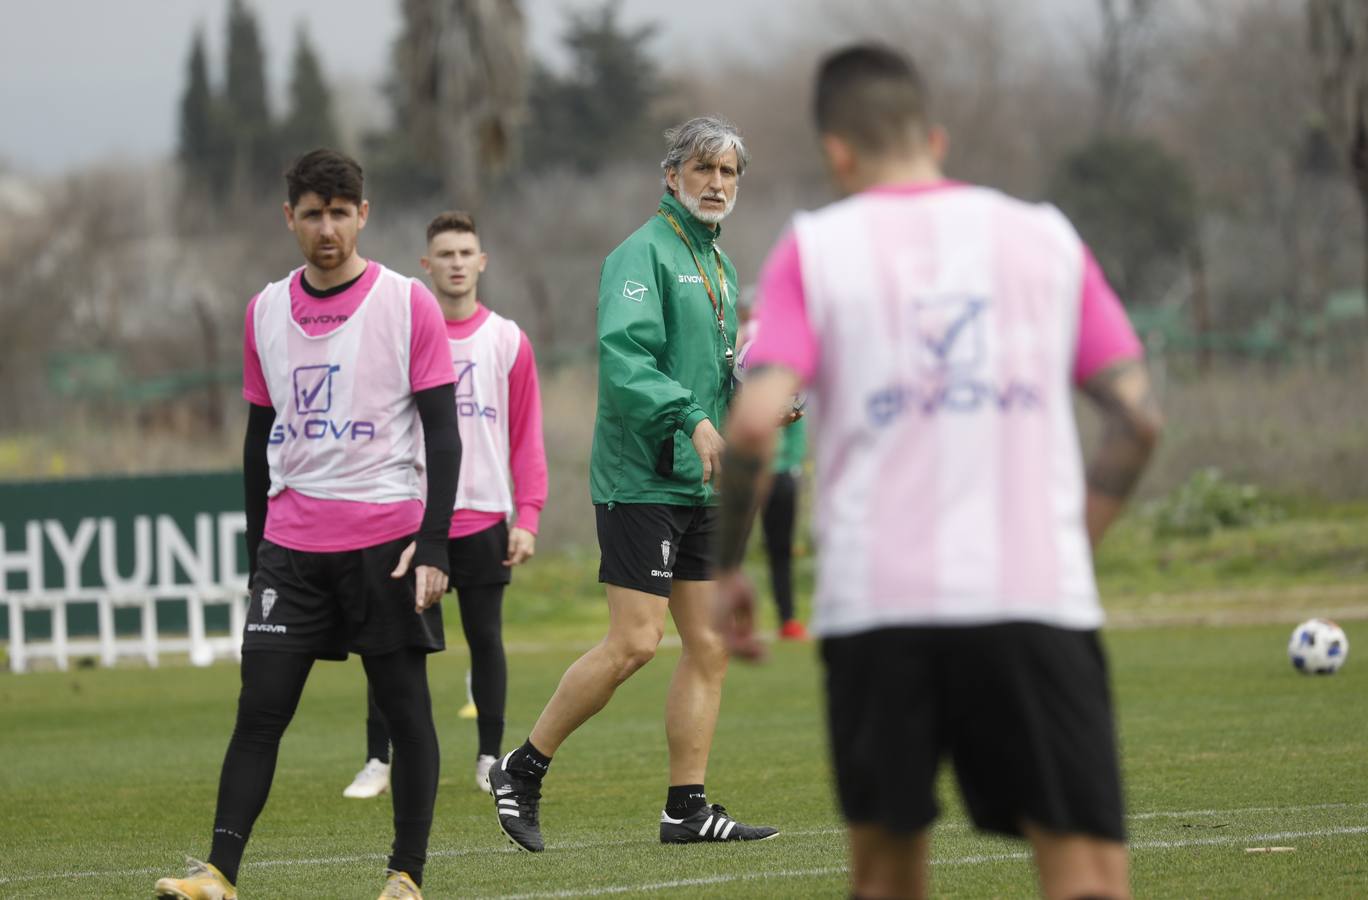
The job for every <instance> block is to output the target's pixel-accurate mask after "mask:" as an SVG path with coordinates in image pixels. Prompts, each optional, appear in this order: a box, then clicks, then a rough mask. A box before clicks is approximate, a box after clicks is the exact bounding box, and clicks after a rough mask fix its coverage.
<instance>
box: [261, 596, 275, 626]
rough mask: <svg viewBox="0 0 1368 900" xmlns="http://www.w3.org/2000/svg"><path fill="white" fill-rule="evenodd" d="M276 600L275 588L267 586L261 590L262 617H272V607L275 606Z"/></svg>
mask: <svg viewBox="0 0 1368 900" xmlns="http://www.w3.org/2000/svg"><path fill="white" fill-rule="evenodd" d="M275 602H276V592H275V588H266V590H264V591H262V592H261V617H262V618H263V619H269V618H270V617H271V608H272V607H273V606H275Z"/></svg>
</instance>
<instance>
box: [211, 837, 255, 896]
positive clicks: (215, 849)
mask: <svg viewBox="0 0 1368 900" xmlns="http://www.w3.org/2000/svg"><path fill="white" fill-rule="evenodd" d="M246 849H247V835H245V834H238V833H237V832H236V831H229V830H228V829H227V828H215V829H214V843H213V844H212V845H210V849H209V864H210V865H212V866H213V867H214V868H216V869H218V870H219V871H220V872H222V873H223V877H224V878H227V879H228V883H229V884H232V885H236V884H237V877H238V868H239V867H240V866H241V865H242V854H243V851H245V850H246Z"/></svg>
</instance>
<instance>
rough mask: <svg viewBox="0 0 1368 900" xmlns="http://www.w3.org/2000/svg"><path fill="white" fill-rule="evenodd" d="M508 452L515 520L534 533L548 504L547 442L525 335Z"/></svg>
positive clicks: (511, 401)
mask: <svg viewBox="0 0 1368 900" xmlns="http://www.w3.org/2000/svg"><path fill="white" fill-rule="evenodd" d="M508 445H509V449H508V456H509V460H508V461H509V468H510V470H511V471H512V473H513V505H514V506H515V507H516V508H517V510H518V519H517V522H515V523H514V524H516V525H517V527H519V528H526V529H527V530H528V531H530V532H532V533H533V534H536V533H537V526H538V525H539V524H540V521H541V511H542V507H543V506H545V505H546V489H547V475H546V445H545V443H544V442H543V440H542V406H541V386H540V385H539V384H538V383H537V358H536V356H534V355H533V353H532V342H531V341H529V340H528V339H527V335H526V334H523V335H522V343H521V344H519V346H518V356H517V358H516V359H515V360H514V361H513V368H512V369H510V370H509V372H508Z"/></svg>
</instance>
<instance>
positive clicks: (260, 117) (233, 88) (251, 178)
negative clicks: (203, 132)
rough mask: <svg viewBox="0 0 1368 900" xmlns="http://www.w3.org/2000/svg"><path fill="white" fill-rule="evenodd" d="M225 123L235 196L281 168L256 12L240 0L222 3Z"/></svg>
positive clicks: (252, 189)
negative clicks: (225, 23)
mask: <svg viewBox="0 0 1368 900" xmlns="http://www.w3.org/2000/svg"><path fill="white" fill-rule="evenodd" d="M227 66H228V71H227V78H226V80H225V83H224V98H223V108H224V116H225V125H226V126H227V127H228V129H229V134H230V135H231V138H232V147H233V187H234V190H235V191H236V192H237V193H238V195H239V196H242V195H243V194H244V193H248V194H250V193H254V192H255V191H256V190H258V189H259V188H261V187H263V186H265V185H273V184H274V183H275V181H276V176H277V175H278V174H279V170H280V169H281V159H280V158H279V154H278V152H277V150H276V148H275V141H274V132H273V128H272V123H271V112H270V108H269V106H268V105H267V102H266V61H265V55H264V54H263V52H262V49H261V37H260V35H259V33H258V31H257V22H256V16H255V15H254V14H253V13H252V11H251V10H250V9H248V7H247V5H246V3H245V2H244V0H231V2H230V3H229V6H228V60H227Z"/></svg>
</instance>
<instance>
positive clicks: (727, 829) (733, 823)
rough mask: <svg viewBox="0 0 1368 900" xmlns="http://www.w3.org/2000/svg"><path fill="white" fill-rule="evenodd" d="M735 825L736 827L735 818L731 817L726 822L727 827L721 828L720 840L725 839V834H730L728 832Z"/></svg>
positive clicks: (730, 831)
mask: <svg viewBox="0 0 1368 900" xmlns="http://www.w3.org/2000/svg"><path fill="white" fill-rule="evenodd" d="M735 827H736V820H735V819H732V820H731V821H730V822H728V823H727V827H726V828H724V829H722V840H724V841H725V840H726V839H727V836H728V835H730V834H731V833H732V829H733V828H735Z"/></svg>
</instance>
